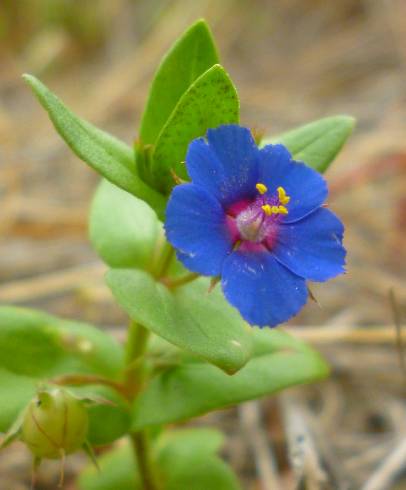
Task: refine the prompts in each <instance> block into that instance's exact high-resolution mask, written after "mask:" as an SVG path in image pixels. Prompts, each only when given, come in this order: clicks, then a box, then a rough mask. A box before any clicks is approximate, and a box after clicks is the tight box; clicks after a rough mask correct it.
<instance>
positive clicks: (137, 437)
mask: <svg viewBox="0 0 406 490" xmlns="http://www.w3.org/2000/svg"><path fill="white" fill-rule="evenodd" d="M130 437H131V444H132V447H133V451H134V454H135V456H136V458H137V463H138V471H139V474H140V480H141V488H142V490H158V487H157V484H156V481H155V478H154V473H153V471H152V465H151V461H150V448H149V440H148V436H147V434H146V432H145V431H140V432H135V433H133V434H131V435H130Z"/></svg>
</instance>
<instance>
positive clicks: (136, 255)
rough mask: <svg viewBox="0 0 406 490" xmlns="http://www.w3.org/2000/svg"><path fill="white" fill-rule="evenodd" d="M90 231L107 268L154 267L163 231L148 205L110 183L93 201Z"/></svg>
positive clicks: (107, 183) (99, 190)
mask: <svg viewBox="0 0 406 490" xmlns="http://www.w3.org/2000/svg"><path fill="white" fill-rule="evenodd" d="M89 227H90V230H89V232H90V240H91V242H92V245H93V247H94V248H95V249H96V251H97V252H98V254H99V255H100V257H101V258H102V259H103V260H104V262H105V263H106V264H108V265H109V266H111V267H140V268H148V267H149V266H150V265H151V259H152V255H153V253H154V251H155V244H156V241H157V239H158V236H159V235H160V233H161V229H162V227H161V225H160V223H159V221H158V219H157V217H156V214H155V213H154V212H153V211H152V210H151V208H149V206H147V205H146V204H145V202H143V201H141V200H140V199H137V198H136V197H134V196H132V195H131V194H129V193H128V192H125V191H123V190H122V189H119V188H118V187H117V186H115V185H113V184H111V183H110V182H108V181H107V180H103V181H102V182H101V183H100V185H99V187H98V189H97V191H96V194H95V196H94V198H93V202H92V207H91V210H90V218H89Z"/></svg>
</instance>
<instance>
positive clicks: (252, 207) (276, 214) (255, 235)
mask: <svg viewBox="0 0 406 490" xmlns="http://www.w3.org/2000/svg"><path fill="white" fill-rule="evenodd" d="M256 188H257V190H258V193H259V195H258V196H257V197H256V198H255V199H254V200H253V201H241V202H238V203H236V204H234V205H233V206H231V208H230V209H229V212H228V218H229V219H228V223H229V228H230V231H231V232H232V234H233V236H234V238H235V241H236V242H238V241H240V242H251V243H254V244H261V243H263V244H264V245H265V246H266V247H267V248H270V247H271V246H272V243H273V242H274V240H275V237H276V233H277V228H278V223H279V221H280V219H281V217H282V216H283V215H285V214H288V209H287V208H286V206H285V205H286V204H288V203H289V201H290V197H289V196H287V195H286V192H285V190H284V189H283V187H278V189H277V193H275V195H272V196H269V195H268V194H267V191H268V189H267V188H266V186H265V185H264V184H261V183H258V184H257V185H256Z"/></svg>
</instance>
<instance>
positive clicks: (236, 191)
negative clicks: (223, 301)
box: [165, 125, 346, 327]
mask: <svg viewBox="0 0 406 490" xmlns="http://www.w3.org/2000/svg"><path fill="white" fill-rule="evenodd" d="M186 165H187V171H188V174H189V176H190V179H191V183H187V184H181V185H178V186H176V187H175V188H174V189H173V192H172V195H171V197H170V199H169V202H168V207H167V210H166V223H165V230H166V235H167V238H168V240H169V242H170V243H171V244H172V245H173V246H174V247H175V249H176V251H177V255H178V258H179V260H181V262H182V263H183V264H184V265H185V266H186V267H187V268H188V269H190V270H191V271H194V272H197V273H199V274H202V275H207V276H221V284H222V288H223V292H224V295H225V297H226V298H227V300H228V301H229V302H230V303H231V304H232V305H233V306H235V307H236V308H237V309H238V310H239V311H240V313H241V315H242V316H243V318H244V319H245V320H247V321H248V322H249V323H251V324H252V325H259V326H261V327H262V326H275V325H278V324H279V323H282V322H284V321H286V320H288V319H289V318H290V317H292V316H293V315H296V314H297V313H298V312H299V310H300V309H301V308H302V307H303V306H304V304H305V303H306V300H307V296H308V289H307V286H306V280H312V281H326V280H327V279H330V278H332V277H335V276H337V275H338V274H341V273H342V272H344V264H345V253H346V252H345V249H344V248H343V246H342V238H343V232H344V227H343V225H342V223H341V221H340V220H339V219H338V218H337V217H336V216H335V215H334V214H333V213H332V212H331V211H329V210H328V209H326V208H325V207H323V203H324V202H325V200H326V198H327V192H328V191H327V185H326V182H325V180H324V179H323V177H322V176H321V175H320V174H319V173H318V172H316V171H314V170H313V169H311V168H310V167H307V166H306V165H305V164H303V163H300V162H296V161H294V160H292V157H291V155H290V153H289V151H288V150H287V149H286V148H285V147H284V146H283V145H268V146H265V147H264V148H262V149H259V148H258V147H257V145H256V144H255V142H254V140H253V138H252V135H251V132H250V131H249V130H248V129H246V128H243V127H240V126H237V125H230V126H220V127H218V128H216V129H209V130H208V132H207V140H205V139H204V138H198V139H195V140H193V141H192V142H191V144H190V145H189V149H188V152H187V156H186Z"/></svg>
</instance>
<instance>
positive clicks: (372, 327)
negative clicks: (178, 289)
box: [0, 0, 406, 490]
mask: <svg viewBox="0 0 406 490" xmlns="http://www.w3.org/2000/svg"><path fill="white" fill-rule="evenodd" d="M199 17H205V18H206V19H207V20H208V22H209V24H210V26H211V27H212V30H213V32H214V35H215V38H216V40H217V42H218V46H219V50H220V54H221V58H222V62H223V64H224V66H225V68H226V69H227V70H228V71H229V73H230V74H231V77H232V79H233V81H234V83H235V84H236V86H237V88H238V91H239V94H240V98H241V114H242V116H241V120H242V123H243V124H244V125H247V126H250V127H253V128H255V129H256V130H258V131H261V132H263V133H264V134H266V135H270V134H277V133H280V132H282V131H284V130H287V129H290V128H292V127H293V126H295V125H300V124H303V123H306V122H308V121H310V120H313V119H317V118H320V117H323V116H329V115H334V114H338V113H348V114H351V115H353V116H355V117H356V118H357V120H358V125H357V128H356V130H355V133H354V135H353V136H352V138H351V140H350V141H349V143H348V144H347V145H346V147H345V149H344V151H343V152H342V153H341V154H340V156H339V157H338V158H337V161H336V162H335V164H334V165H333V167H332V168H331V169H330V170H329V172H328V174H327V178H328V180H329V183H330V186H331V194H330V198H329V205H330V207H331V208H332V209H333V210H334V211H335V212H337V213H338V214H339V215H340V216H341V217H342V219H343V220H344V222H345V224H346V230H347V231H346V236H345V244H346V247H347V249H348V251H349V254H348V274H347V275H345V276H343V277H341V278H339V279H336V280H334V281H332V282H329V283H328V285H314V286H312V292H313V294H314V296H315V298H316V299H317V302H315V301H313V302H312V301H311V302H309V304H308V306H307V307H306V308H305V309H304V311H303V312H302V313H301V314H300V315H299V316H298V317H296V318H295V319H294V320H293V321H292V322H291V324H290V325H289V326H287V327H286V328H287V329H288V330H290V331H292V332H294V333H295V334H296V335H299V336H301V337H302V338H305V339H306V340H308V341H309V342H310V343H312V344H313V345H314V346H315V347H316V348H318V349H320V350H321V351H322V353H323V354H324V355H325V356H326V357H327V358H328V359H329V361H330V362H331V364H332V376H331V378H330V380H329V381H326V382H324V383H320V384H319V385H315V386H312V387H307V388H301V389H295V390H290V391H289V392H287V393H286V394H283V395H281V396H278V397H274V398H272V399H271V400H264V401H262V402H261V403H253V404H252V403H251V404H247V405H245V406H244V407H242V408H241V409H239V410H236V409H230V410H227V411H224V412H221V413H216V414H211V415H209V416H206V417H204V418H202V419H201V420H199V421H197V422H196V423H199V424H200V423H202V424H209V425H216V426H218V427H220V428H221V429H222V430H225V431H226V432H228V434H229V443H228V446H227V447H226V448H225V450H224V456H225V457H226V458H227V459H228V460H229V461H230V463H231V464H232V466H233V467H234V468H235V469H236V471H237V472H238V473H239V476H240V477H241V480H242V482H243V488H244V489H249V490H253V489H258V490H259V489H262V490H283V489H288V490H289V489H293V488H297V489H308V490H313V489H314V490H316V489H340V490H341V489H362V490H380V489H382V490H383V489H387V488H393V489H406V479H405V478H406V477H405V471H406V463H405V462H406V405H405V394H406V392H405V379H406V371H405V369H404V367H403V368H402V363H401V355H402V354H401V345H400V344H401V342H400V340H401V335H400V334H399V331H400V327H399V325H400V324H401V323H402V319H403V322H404V313H405V303H406V282H405V272H406V260H405V259H406V252H405V249H406V138H405V130H406V122H405V121H406V2H405V1H404V0H340V1H338V0H279V1H277V0H268V1H266V0H222V1H219V0H195V1H193V2H192V1H188V0H173V1H170V0H138V1H137V0H115V1H109V0H80V1H79V0H1V1H0V303H2V304H3V303H12V304H17V305H24V306H30V307H38V308H43V309H46V310H47V311H49V312H51V313H54V314H57V315H61V316H69V317H73V318H77V319H81V320H85V321H88V322H92V323H95V324H98V325H101V326H103V327H104V328H108V329H114V330H115V331H116V332H118V335H119V334H120V332H121V327H120V326H121V325H123V324H124V320H125V319H124V315H123V314H122V313H121V312H120V311H119V309H118V307H116V306H115V305H114V303H113V301H112V299H111V297H110V295H109V293H108V290H107V288H106V287H105V286H104V285H103V282H102V276H103V272H104V267H103V265H102V264H101V262H100V261H99V260H98V259H97V257H96V255H95V253H94V252H93V251H92V249H91V247H90V245H89V242H88V240H87V225H86V220H87V211H88V207H89V203H90V200H91V196H92V192H93V191H94V189H95V186H96V184H97V181H98V177H97V175H96V174H95V173H93V172H92V171H91V170H90V169H89V168H88V167H87V166H86V165H85V164H83V163H82V162H80V161H79V160H78V159H77V158H76V157H74V156H73V155H72V154H71V153H70V152H69V150H68V149H67V148H66V147H65V145H64V143H63V142H62V140H61V139H60V138H59V137H58V136H57V134H56V133H55V131H54V130H53V128H52V127H51V124H50V122H49V120H48V118H47V116H46V115H45V112H44V111H43V110H42V109H41V108H40V106H39V104H38V103H37V101H36V100H34V97H33V96H32V94H31V93H30V91H29V89H28V88H27V87H26V86H24V84H23V82H22V80H21V77H20V75H21V74H22V73H23V72H30V73H33V74H35V75H36V76H38V77H39V78H41V79H42V80H43V81H44V82H45V83H46V84H47V85H48V86H49V87H50V88H51V90H53V91H54V92H56V93H57V94H58V95H59V96H60V97H61V98H62V100H64V102H65V103H66V104H67V105H68V106H69V107H70V108H71V109H72V110H73V111H74V112H76V113H77V114H79V115H80V116H82V117H84V118H85V119H88V120H90V121H91V122H93V123H94V124H96V125H98V126H100V127H102V128H103V129H105V130H108V131H110V132H112V133H113V134H115V135H116V136H118V137H120V138H122V139H123V140H125V141H126V142H127V143H129V144H131V143H132V141H134V139H135V138H136V135H137V124H138V121H139V120H140V116H141V113H142V108H143V104H144V103H145V100H146V96H147V92H148V87H149V83H150V81H151V78H152V76H153V73H154V70H155V69H156V67H157V63H158V62H159V60H160V58H161V56H162V55H163V54H164V52H165V51H166V50H167V48H168V47H169V46H170V45H171V43H172V42H173V40H174V39H175V38H176V37H177V36H178V35H179V34H180V33H181V32H182V31H183V30H184V29H185V28H186V27H187V26H188V25H189V24H190V23H191V22H193V21H194V20H196V19H197V18H199ZM390 291H392V293H390ZM396 323H397V324H398V327H399V328H398V329H396V327H395V325H396ZM397 332H398V334H397ZM403 337H405V335H403ZM403 366H404V364H403ZM0 409H1V405H0ZM82 464H83V461H82V459H81V458H76V457H74V458H70V460H69V465H68V469H67V484H66V488H68V489H71V490H73V489H75V485H74V482H73V479H72V475H73V474H74V472H75V471H77V469H78V468H80V467H81V465H82ZM57 474H58V467H57V465H55V464H47V465H44V469H43V470H42V471H41V473H40V476H39V479H38V485H37V488H38V489H51V488H55V481H57ZM0 475H1V479H0V490H11V489H12V490H20V489H21V490H22V489H27V488H29V476H30V469H29V462H28V455H27V454H26V452H25V450H23V449H22V448H21V447H20V446H18V445H16V446H13V447H12V448H11V449H10V450H8V451H6V452H4V453H2V454H1V456H0ZM402 476H403V479H402ZM297 481H299V482H300V483H299V484H297V483H295V482H297ZM118 490H119V489H118ZM208 490H212V489H208ZM213 490H215V489H213Z"/></svg>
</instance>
